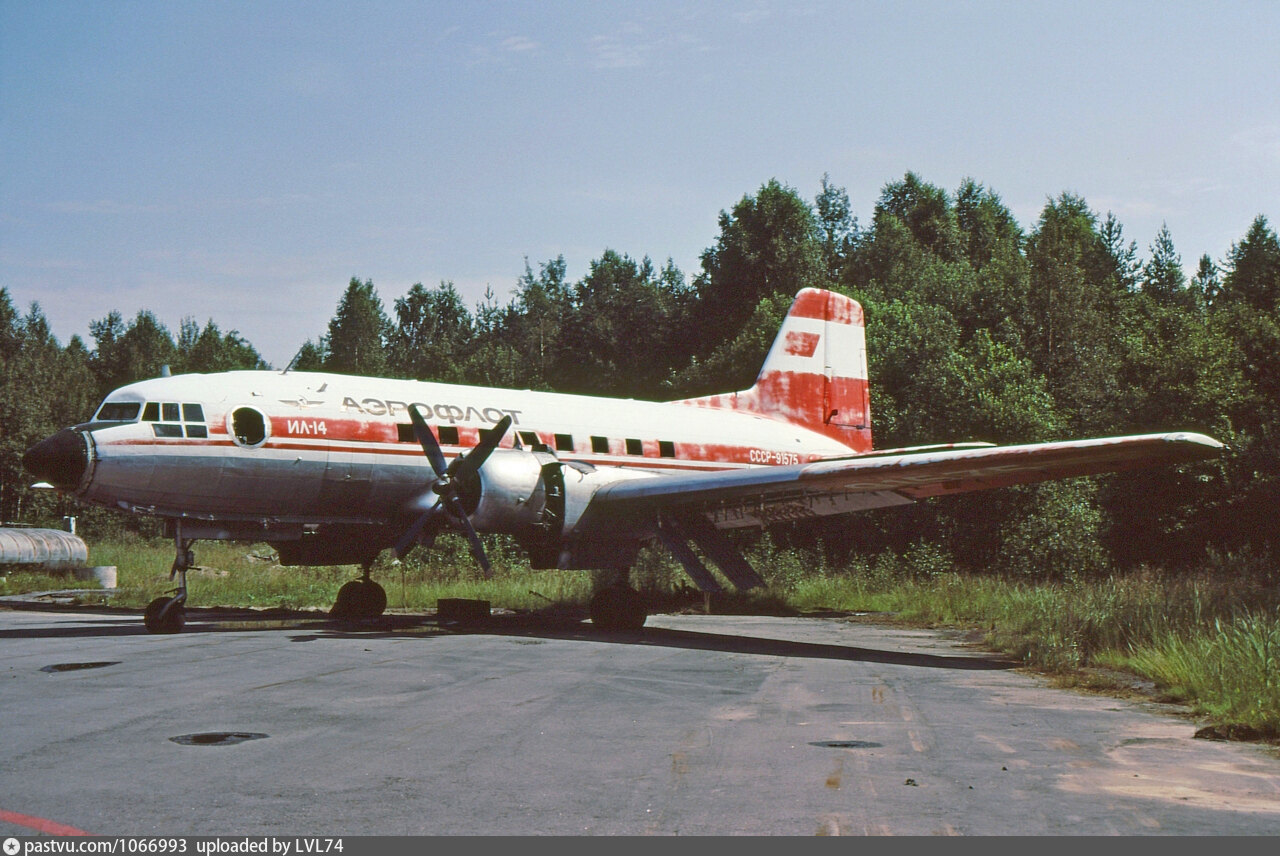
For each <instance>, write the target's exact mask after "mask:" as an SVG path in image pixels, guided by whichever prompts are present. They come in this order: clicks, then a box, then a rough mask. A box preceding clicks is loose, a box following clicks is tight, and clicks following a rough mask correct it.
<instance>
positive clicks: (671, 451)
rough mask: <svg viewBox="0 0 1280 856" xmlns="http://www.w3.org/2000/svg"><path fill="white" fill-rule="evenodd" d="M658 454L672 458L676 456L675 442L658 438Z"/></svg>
mask: <svg viewBox="0 0 1280 856" xmlns="http://www.w3.org/2000/svg"><path fill="white" fill-rule="evenodd" d="M658 454H659V455H661V456H662V457H664V458H674V457H675V456H676V444H675V443H672V442H671V441H670V440H659V441H658Z"/></svg>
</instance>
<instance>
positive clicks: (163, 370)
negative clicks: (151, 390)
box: [160, 363, 173, 377]
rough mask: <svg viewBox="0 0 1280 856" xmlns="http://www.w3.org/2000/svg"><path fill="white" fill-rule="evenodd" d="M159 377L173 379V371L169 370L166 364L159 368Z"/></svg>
mask: <svg viewBox="0 0 1280 856" xmlns="http://www.w3.org/2000/svg"><path fill="white" fill-rule="evenodd" d="M160 377H173V369H171V368H169V364H168V363H165V364H164V365H162V366H161V367H160Z"/></svg>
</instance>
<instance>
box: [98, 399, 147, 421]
mask: <svg viewBox="0 0 1280 856" xmlns="http://www.w3.org/2000/svg"><path fill="white" fill-rule="evenodd" d="M141 408H142V405H141V404H139V403H138V402H136V401H107V402H103V405H102V406H101V407H99V408H98V415H97V416H95V417H94V419H93V421H94V422H134V421H137V419H138V411H139V410H140V409H141Z"/></svg>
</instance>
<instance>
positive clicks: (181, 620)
mask: <svg viewBox="0 0 1280 856" xmlns="http://www.w3.org/2000/svg"><path fill="white" fill-rule="evenodd" d="M172 600H173V598H171V597H158V598H156V599H155V600H153V601H151V603H149V604H147V611H146V612H145V613H143V615H142V623H143V625H145V626H146V628H147V632H148V633H181V632H182V626H183V625H184V624H186V620H187V616H186V610H185V609H183V607H182V604H176V605H175V606H173V607H172V608H171V609H170V610H169V611H168V612H164V608H165V607H166V606H167V605H168V604H169V603H170V602H171V601H172ZM161 613H164V614H163V615H161Z"/></svg>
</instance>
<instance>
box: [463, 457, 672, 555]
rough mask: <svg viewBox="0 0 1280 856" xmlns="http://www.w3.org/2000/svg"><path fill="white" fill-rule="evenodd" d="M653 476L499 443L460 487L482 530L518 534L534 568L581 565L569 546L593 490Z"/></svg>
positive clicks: (473, 522) (473, 521)
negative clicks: (622, 481)
mask: <svg viewBox="0 0 1280 856" xmlns="http://www.w3.org/2000/svg"><path fill="white" fill-rule="evenodd" d="M652 477H653V474H652V473H646V472H644V471H636V470H624V469H622V468H621V467H603V468H596V467H593V466H591V465H589V464H583V463H579V462H574V461H571V462H562V461H561V460H559V459H558V458H557V457H556V456H555V455H554V454H552V453H550V452H544V451H537V452H531V451H525V450H520V449H496V450H494V452H493V453H492V454H491V455H490V456H489V458H488V459H487V460H486V461H485V463H484V466H483V467H481V468H480V470H479V471H478V473H477V474H476V476H475V477H474V478H472V479H468V483H465V484H462V485H460V486H459V488H460V495H461V499H462V503H463V507H464V509H466V511H467V516H468V518H469V519H470V521H471V525H472V526H474V527H475V528H476V529H477V530H478V531H480V532H500V533H504V534H508V535H513V536H515V538H516V539H517V540H518V541H519V542H520V543H521V545H522V546H523V547H524V548H525V549H526V550H527V551H528V553H529V559H530V562H531V564H532V565H533V567H534V568H554V567H569V566H573V567H577V564H576V563H574V562H573V561H572V559H571V557H570V556H568V555H567V554H566V552H565V549H566V547H567V546H568V545H569V543H570V541H571V540H572V538H573V528H574V525H575V524H576V523H577V521H578V518H579V517H580V516H581V515H582V512H583V511H584V510H585V509H586V507H587V505H588V504H589V503H590V502H591V498H592V496H594V495H595V492H596V491H597V490H598V489H599V488H600V487H601V486H603V485H605V484H609V483H611V482H614V481H618V480H621V479H632V478H652ZM620 534H621V533H620ZM624 540H633V539H624ZM566 562H568V563H569V564H566ZM593 566H594V565H593Z"/></svg>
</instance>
